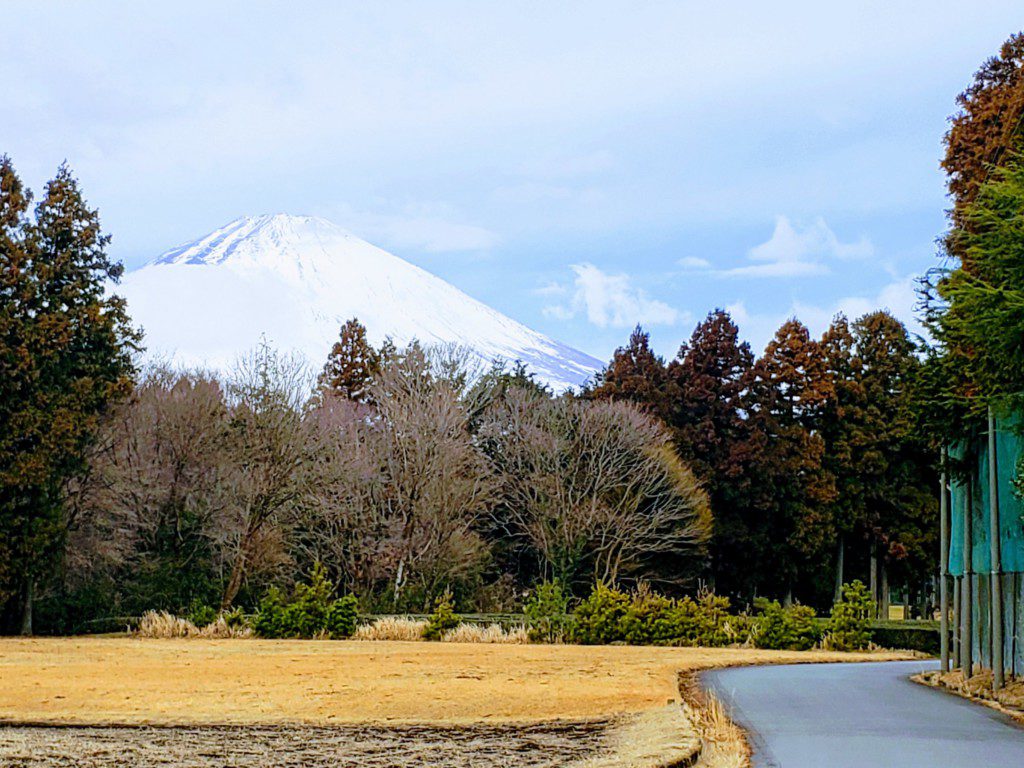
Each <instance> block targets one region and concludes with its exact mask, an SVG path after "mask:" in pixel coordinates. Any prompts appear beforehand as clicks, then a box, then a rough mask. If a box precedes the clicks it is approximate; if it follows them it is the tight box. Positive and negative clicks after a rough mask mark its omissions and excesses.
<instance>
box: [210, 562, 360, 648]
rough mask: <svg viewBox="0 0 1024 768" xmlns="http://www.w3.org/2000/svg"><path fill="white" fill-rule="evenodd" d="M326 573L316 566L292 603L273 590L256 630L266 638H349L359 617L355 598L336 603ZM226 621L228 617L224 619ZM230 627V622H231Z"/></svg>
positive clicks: (256, 621) (297, 588)
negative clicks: (324, 636)
mask: <svg viewBox="0 0 1024 768" xmlns="http://www.w3.org/2000/svg"><path fill="white" fill-rule="evenodd" d="M333 597H334V585H332V584H331V582H330V580H329V579H328V578H327V571H326V569H325V568H324V567H323V566H322V565H320V564H319V563H317V564H316V565H315V566H314V567H313V573H312V574H311V576H310V580H309V583H308V584H296V585H295V592H294V595H293V597H292V599H291V601H289V602H286V601H285V600H284V597H283V596H282V595H281V593H280V591H278V590H277V589H276V588H271V589H270V590H269V591H268V592H267V594H266V595H265V596H264V598H263V600H261V601H260V605H259V611H258V612H257V614H256V617H255V619H254V620H253V629H254V630H255V631H256V633H257V634H258V635H261V636H263V637H306V638H309V637H318V636H323V635H326V636H328V637H348V636H350V635H351V634H352V633H353V632H355V629H356V621H357V618H358V613H357V610H356V599H355V598H354V597H353V596H352V595H346V596H345V597H342V598H339V599H337V600H335V599H333ZM225 620H227V616H225ZM229 625H230V622H229Z"/></svg>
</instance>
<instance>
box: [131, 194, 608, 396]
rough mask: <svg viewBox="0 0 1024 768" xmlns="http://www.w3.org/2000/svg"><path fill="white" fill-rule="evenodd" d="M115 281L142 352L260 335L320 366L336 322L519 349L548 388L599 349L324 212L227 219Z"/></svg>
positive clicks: (567, 379) (218, 350) (485, 351)
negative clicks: (547, 330)
mask: <svg viewBox="0 0 1024 768" xmlns="http://www.w3.org/2000/svg"><path fill="white" fill-rule="evenodd" d="M121 292H122V293H123V294H124V295H125V296H126V297H127V299H128V305H129V310H130V311H131V313H132V315H133V316H134V317H135V318H136V321H137V322H140V323H141V324H142V326H143V328H144V330H145V332H146V345H147V348H148V349H149V351H150V353H157V354H162V355H169V356H171V357H173V358H175V359H177V360H179V361H181V362H184V363H187V364H209V365H213V366H217V367H224V366H227V365H229V364H230V363H231V361H233V360H234V359H236V358H237V357H238V355H239V354H241V353H243V352H245V351H246V350H248V349H250V348H252V347H253V346H255V345H256V344H257V343H258V342H259V340H260V337H261V336H266V338H267V339H269V340H270V341H271V342H272V343H274V344H275V345H276V346H278V347H279V348H282V349H286V350H297V351H300V352H301V353H303V354H304V355H305V356H306V357H307V358H308V360H309V361H310V363H311V364H312V365H315V366H317V367H319V366H320V365H321V364H322V363H323V361H324V360H325V359H326V357H327V353H328V351H329V350H330V347H331V344H332V343H333V342H334V340H335V339H336V338H337V334H338V330H339V328H340V326H341V324H342V323H344V322H345V321H346V320H347V319H349V318H351V317H357V318H358V319H359V320H360V322H362V323H363V324H364V325H365V326H366V328H367V331H368V333H369V336H370V339H371V341H372V342H373V343H375V344H379V343H381V342H382V341H383V340H384V338H385V337H390V338H391V339H392V340H393V341H394V342H395V343H396V344H399V345H403V344H407V343H409V342H410V341H412V340H413V339H418V340H419V341H420V342H422V343H424V344H438V343H441V344H450V343H455V344H460V345H464V346H466V347H469V348H470V349H472V350H473V351H474V352H475V353H476V354H477V355H478V356H479V358H480V360H481V362H483V363H490V362H491V361H492V360H495V359H500V360H505V361H507V362H509V363H511V362H513V361H516V360H521V361H522V362H523V363H525V364H526V365H527V367H528V368H529V369H530V370H532V371H533V372H534V373H536V375H537V378H538V379H539V380H541V381H543V382H546V383H548V384H550V385H551V386H552V387H553V388H555V389H556V390H563V389H566V388H568V387H572V386H579V385H580V384H582V383H583V382H584V381H586V380H587V379H589V378H590V377H591V376H592V375H593V374H594V372H595V371H596V370H598V369H599V368H600V363H599V361H597V360H595V359H594V358H592V357H590V356H589V355H586V354H584V353H582V352H579V351H577V350H574V349H571V348H570V347H567V346H565V345H564V344H560V343H558V342H556V341H553V340H551V339H549V338H548V337H546V336H543V335H542V334H539V333H537V332H536V331H533V330H531V329H529V328H527V327H526V326H524V325H522V324H521V323H519V322H517V321H515V320H512V319H511V318H509V317H507V316H505V315H502V314H501V313H499V312H497V311H496V310H494V309H491V308H490V307H488V306H486V305H485V304H483V303H481V302H479V301H477V300H475V299H473V298H471V297H469V296H467V295H466V294H465V293H463V292H462V291H460V290H458V289H457V288H455V287H454V286H452V285H450V284H449V283H446V282H445V281H443V280H441V279H440V278H438V277H436V276H434V275H432V274H430V273H429V272H427V271H426V270H423V269H421V268H419V267H417V266H415V265H413V264H410V263H409V262H407V261H404V260H402V259H400V258H398V257H397V256H394V255H393V254H391V253H388V252H387V251H385V250H383V249H381V248H378V247H376V246H374V245H371V244H370V243H368V242H366V241H365V240H361V239H360V238H358V237H356V236H355V235H353V234H352V233H351V232H348V231H347V230H345V229H342V228H341V227H339V226H337V225H335V224H333V223H332V222H330V221H327V220H326V219H321V218H317V217H313V216H290V215H287V214H274V215H263V216H251V217H242V218H239V219H235V220H234V221H232V222H230V223H229V224H226V225H224V226H223V227H220V228H218V229H216V230H214V231H213V232H210V233H209V234H207V235H204V236H203V237H201V238H199V239H197V240H194V241H192V242H189V243H185V244H184V245H180V246H178V247H176V248H172V249H170V250H169V251H166V252H165V253H163V254H161V255H160V256H158V257H157V258H156V259H154V260H153V261H151V262H149V263H148V264H146V265H145V266H144V267H142V268H140V269H138V270H135V271H133V272H129V273H128V274H127V275H126V276H125V278H124V280H123V282H122V284H121Z"/></svg>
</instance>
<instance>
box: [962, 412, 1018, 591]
mask: <svg viewBox="0 0 1024 768" xmlns="http://www.w3.org/2000/svg"><path fill="white" fill-rule="evenodd" d="M1019 424H1020V422H1019V421H1018V420H1016V419H1014V420H1010V419H999V420H997V421H996V473H997V486H996V490H997V493H998V498H999V533H1000V535H999V539H1000V544H1001V547H1002V565H1003V571H1004V572H1006V573H1009V572H1024V503H1022V502H1021V499H1020V498H1018V497H1017V494H1016V493H1015V492H1014V488H1013V478H1014V476H1015V474H1016V470H1017V459H1018V457H1019V456H1020V455H1021V453H1022V452H1024V436H1022V435H1021V434H1020V432H1021V430H1020V428H1019ZM968 448H970V449H971V452H970V453H971V454H973V456H974V457H975V459H974V461H973V466H972V469H973V472H971V475H972V476H971V477H970V478H969V479H967V478H961V479H954V480H953V481H952V483H951V488H950V512H951V514H950V529H949V539H950V541H949V572H950V573H951V574H952V575H954V576H960V575H961V574H963V572H964V557H963V544H964V515H965V514H966V512H967V499H968V496H970V497H971V502H972V503H971V521H972V528H973V531H972V547H971V566H972V570H973V571H974V572H975V573H989V572H990V571H991V570H992V569H991V565H990V552H991V550H990V546H989V509H988V436H987V435H981V436H980V437H979V438H978V439H977V440H976V441H974V442H973V443H971V444H970V445H967V444H963V443H961V444H960V445H957V446H955V447H954V448H952V449H951V450H950V455H951V456H952V457H953V458H956V459H962V458H963V457H964V456H965V455H970V454H968V453H967V450H968ZM968 483H970V484H971V489H970V490H971V493H968V487H967V485H968Z"/></svg>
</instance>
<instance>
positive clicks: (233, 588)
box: [220, 550, 245, 611]
mask: <svg viewBox="0 0 1024 768" xmlns="http://www.w3.org/2000/svg"><path fill="white" fill-rule="evenodd" d="M244 575H245V551H244V550H243V551H242V552H241V553H239V555H238V557H237V558H235V562H234V563H233V564H232V566H231V576H230V577H229V578H228V583H227V586H225V587H224V596H223V597H222V598H221V601H220V609H221V610H222V611H226V610H228V609H229V608H230V607H231V603H233V602H234V601H235V598H236V597H238V591H239V590H240V589H241V588H242V578H243V577H244Z"/></svg>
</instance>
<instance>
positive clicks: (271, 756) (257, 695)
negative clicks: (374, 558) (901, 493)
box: [0, 637, 900, 768]
mask: <svg viewBox="0 0 1024 768" xmlns="http://www.w3.org/2000/svg"><path fill="white" fill-rule="evenodd" d="M898 657H900V656H899V654H878V653H872V654H859V655H858V654H841V653H826V652H800V653H798V652H781V651H760V650H753V649H730V648H716V649H704V648H651V647H628V646H599V647H585V646H576V645H499V644H454V643H452V644H449V643H423V642H359V641H344V642H332V641H300V640H296V641H286V640H272V641H265V640H206V639H178V640H150V639H140V638H130V637H118V638H113V637H111V638H53V639H2V640H0V724H2V726H3V727H0V763H2V764H4V765H11V766H22V767H24V768H28V767H30V766H31V767H36V766H39V767H42V766H65V765H66V766H82V767H83V768H86V767H88V768H91V767H92V766H97V767H98V766H112V765H126V766H127V765H150V764H162V765H173V766H179V767H182V768H184V767H186V766H189V767H190V766H213V765H226V764H231V765H246V766H260V767H262V766H267V767H268V768H269V766H275V767H276V766H291V765H294V766H300V765H301V766H321V765H322V766H349V765H351V766H407V765H408V766H412V765H422V764H430V765H436V766H452V767H453V768H455V767H457V766H506V765H521V766H536V767H537V768H541V767H542V766H556V765H565V764H568V763H570V762H572V761H574V760H580V759H583V758H585V757H586V756H588V755H596V754H604V753H607V752H608V751H609V750H612V749H614V746H613V745H614V743H615V740H616V739H619V740H621V735H617V732H616V729H615V728H609V725H611V724H615V723H619V724H621V723H624V722H629V718H628V717H626V716H627V715H630V714H631V713H651V712H653V711H654V710H657V709H658V708H664V706H665V704H666V702H668V701H678V700H679V699H680V692H679V682H678V681H679V674H680V673H681V672H686V671H692V670H697V669H703V668H710V667H716V666H728V665H736V664H768V663H786V662H815V661H836V660H841V661H856V660H862V659H864V660H866V659H870V660H876V661H877V660H883V659H887V658H898ZM645 717H646V715H645ZM53 725H60V726H68V727H63V728H53V727H49V726H53ZM39 726H44V727H39ZM588 764H590V763H588ZM602 764H603V763H602Z"/></svg>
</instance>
